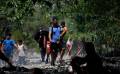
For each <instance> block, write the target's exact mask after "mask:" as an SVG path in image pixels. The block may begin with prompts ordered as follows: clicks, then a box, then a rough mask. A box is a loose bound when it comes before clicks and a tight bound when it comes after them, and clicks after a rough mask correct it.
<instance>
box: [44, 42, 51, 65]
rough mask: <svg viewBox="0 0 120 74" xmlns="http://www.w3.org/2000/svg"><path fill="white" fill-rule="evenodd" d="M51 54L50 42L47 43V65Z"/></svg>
mask: <svg viewBox="0 0 120 74" xmlns="http://www.w3.org/2000/svg"><path fill="white" fill-rule="evenodd" d="M50 53H51V49H50V42H49V41H47V46H46V54H47V58H46V62H45V63H46V64H47V63H48V58H49V55H50Z"/></svg>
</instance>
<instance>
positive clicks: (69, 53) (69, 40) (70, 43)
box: [66, 37, 73, 56]
mask: <svg viewBox="0 0 120 74" xmlns="http://www.w3.org/2000/svg"><path fill="white" fill-rule="evenodd" d="M72 45H73V40H72V39H71V38H70V37H69V38H68V40H67V43H66V48H67V50H68V52H67V55H68V56H71V49H72Z"/></svg>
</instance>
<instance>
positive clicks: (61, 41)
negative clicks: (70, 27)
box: [60, 21, 67, 61]
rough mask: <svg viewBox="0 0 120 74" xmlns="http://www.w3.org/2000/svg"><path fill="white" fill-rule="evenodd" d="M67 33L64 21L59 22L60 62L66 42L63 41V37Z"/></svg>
mask: <svg viewBox="0 0 120 74" xmlns="http://www.w3.org/2000/svg"><path fill="white" fill-rule="evenodd" d="M66 33H67V26H66V24H65V21H62V22H61V35H60V60H61V61H62V59H63V56H64V53H65V48H66V42H65V40H64V36H65V34H66Z"/></svg>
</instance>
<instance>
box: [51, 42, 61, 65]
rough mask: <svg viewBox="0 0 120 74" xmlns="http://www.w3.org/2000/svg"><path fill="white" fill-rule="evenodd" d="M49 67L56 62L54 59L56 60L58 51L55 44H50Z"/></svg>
mask: <svg viewBox="0 0 120 74" xmlns="http://www.w3.org/2000/svg"><path fill="white" fill-rule="evenodd" d="M51 50H52V52H51V57H52V59H51V65H55V61H56V58H57V55H58V51H59V46H58V44H57V43H51Z"/></svg>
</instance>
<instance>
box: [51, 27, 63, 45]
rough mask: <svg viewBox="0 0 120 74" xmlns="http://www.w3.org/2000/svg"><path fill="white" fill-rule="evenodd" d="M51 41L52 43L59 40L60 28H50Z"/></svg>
mask: <svg viewBox="0 0 120 74" xmlns="http://www.w3.org/2000/svg"><path fill="white" fill-rule="evenodd" d="M51 33H52V34H51V39H52V42H55V43H56V42H57V41H59V40H60V34H61V27H60V26H58V27H51Z"/></svg>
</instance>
